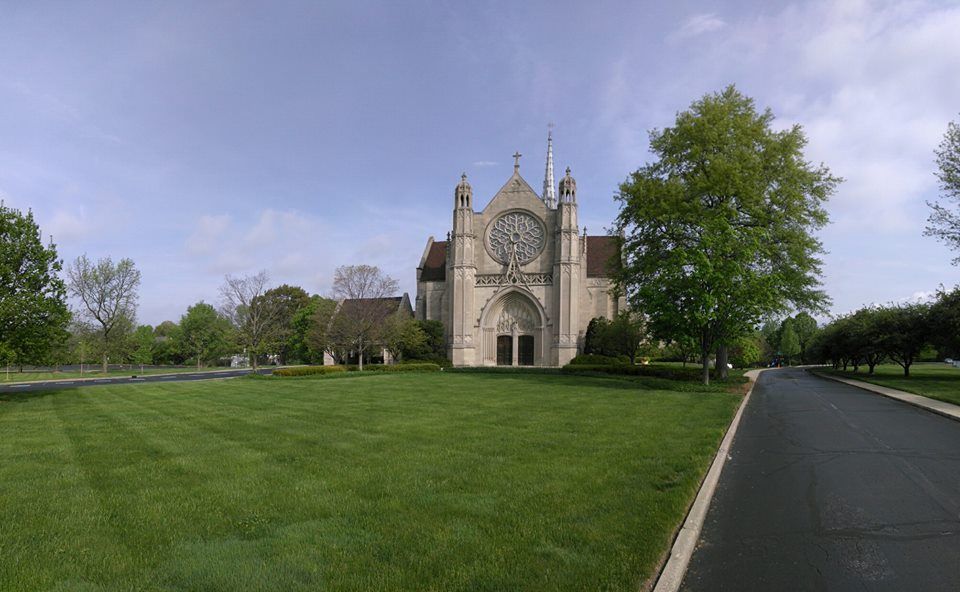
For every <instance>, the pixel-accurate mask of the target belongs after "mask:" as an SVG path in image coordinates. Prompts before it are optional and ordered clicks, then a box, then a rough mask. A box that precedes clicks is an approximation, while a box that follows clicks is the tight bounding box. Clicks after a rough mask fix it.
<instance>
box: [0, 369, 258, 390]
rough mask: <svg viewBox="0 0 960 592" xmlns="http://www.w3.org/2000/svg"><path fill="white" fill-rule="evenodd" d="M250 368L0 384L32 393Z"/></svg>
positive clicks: (229, 374) (208, 376)
mask: <svg viewBox="0 0 960 592" xmlns="http://www.w3.org/2000/svg"><path fill="white" fill-rule="evenodd" d="M250 372H251V370H250V369H249V368H242V369H238V370H216V371H205V372H181V373H176V374H162V375H150V374H147V375H145V376H134V375H135V374H136V371H132V372H131V375H130V376H115V377H112V378H110V377H107V378H96V379H92V380H91V379H83V380H80V379H76V380H42V381H37V382H30V383H22V384H6V385H0V394H6V393H31V392H39V391H59V390H64V389H70V388H77V387H81V386H83V387H87V386H103V385H107V384H141V383H147V382H186V381H191V380H214V379H218V378H236V377H237V376H244V375H246V374H249V373H250ZM257 372H259V373H260V374H270V373H271V372H273V368H272V367H271V368H260V369H259V370H257Z"/></svg>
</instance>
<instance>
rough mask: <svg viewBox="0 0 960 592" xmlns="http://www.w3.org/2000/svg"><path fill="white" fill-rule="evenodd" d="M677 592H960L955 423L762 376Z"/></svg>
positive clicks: (842, 391) (823, 384)
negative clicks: (893, 591)
mask: <svg viewBox="0 0 960 592" xmlns="http://www.w3.org/2000/svg"><path fill="white" fill-rule="evenodd" d="M682 589H683V590H691V591H693V590H736V591H750V590H757V591H764V592H770V591H781V590H895V591H898V592H901V591H913V590H917V591H921V590H950V591H957V590H960V422H957V421H953V420H950V419H946V418H943V417H940V416H938V415H934V414H932V413H929V412H926V411H922V410H919V409H917V408H914V407H911V406H909V405H907V404H905V403H901V402H899V401H893V400H891V399H887V398H885V397H881V396H879V395H875V394H871V393H867V392H865V391H862V390H860V389H857V388H854V387H851V386H847V385H843V384H840V383H837V382H833V381H829V380H825V379H821V378H817V377H815V376H811V375H809V374H807V373H806V372H804V371H802V370H794V369H784V370H775V371H768V372H764V373H762V374H761V375H760V379H759V381H758V382H757V385H756V387H755V389H754V391H753V395H752V397H751V400H750V403H749V405H748V406H747V408H746V409H745V410H744V416H743V419H742V423H741V425H740V429H739V431H738V433H737V436H736V438H735V440H734V443H733V448H732V450H731V454H730V458H729V460H728V462H727V464H726V466H725V468H724V470H723V474H722V475H721V477H720V483H719V486H718V488H717V492H716V494H715V497H714V498H713V503H712V504H711V507H710V511H709V512H708V514H707V519H706V523H705V524H704V528H703V532H702V534H701V538H700V542H699V545H698V548H697V550H696V551H695V553H694V555H693V558H692V560H691V562H690V567H689V569H688V571H687V575H686V578H685V580H684V583H683V587H682Z"/></svg>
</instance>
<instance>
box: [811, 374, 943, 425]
mask: <svg viewBox="0 0 960 592" xmlns="http://www.w3.org/2000/svg"><path fill="white" fill-rule="evenodd" d="M807 372H809V373H810V374H813V375H814V376H817V377H820V378H826V379H827V380H833V381H834V382H840V383H843V384H846V385H848V386H852V387H856V388H858V389H861V390H865V391H868V392H871V393H874V394H877V395H881V396H884V397H887V398H888V399H895V400H897V401H901V402H903V403H907V404H908V405H913V406H914V407H919V408H920V409H924V410H926V411H929V412H931V413H936V414H937V415H939V416H941V417H946V418H947V419H952V420H954V421H960V405H954V404H952V403H947V402H946V401H938V400H937V399H931V398H929V397H924V396H923V395H916V394H914V393H908V392H906V391H901V390H898V389H895V388H890V387H888V386H880V385H879V384H872V383H869V382H863V381H861V380H854V379H852V378H843V377H841V376H831V375H830V374H822V373H820V372H817V371H815V370H807Z"/></svg>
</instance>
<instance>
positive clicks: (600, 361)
mask: <svg viewBox="0 0 960 592" xmlns="http://www.w3.org/2000/svg"><path fill="white" fill-rule="evenodd" d="M629 363H630V358H629V357H627V356H602V355H600V354H580V355H579V356H577V357H575V358H573V359H572V360H570V364H571V365H573V366H584V365H595V366H613V365H616V364H629Z"/></svg>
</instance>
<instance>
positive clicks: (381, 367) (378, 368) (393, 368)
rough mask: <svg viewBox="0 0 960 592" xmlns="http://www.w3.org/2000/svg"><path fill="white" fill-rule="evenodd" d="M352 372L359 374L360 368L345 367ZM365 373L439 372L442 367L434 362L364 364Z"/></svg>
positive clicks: (354, 366)
mask: <svg viewBox="0 0 960 592" xmlns="http://www.w3.org/2000/svg"><path fill="white" fill-rule="evenodd" d="M345 368H346V369H347V370H348V371H350V372H357V371H359V370H360V368H359V367H358V366H357V365H355V364H351V365H349V366H346V367H345ZM363 371H364V372H439V371H440V365H439V364H434V363H433V362H410V363H406V364H364V365H363Z"/></svg>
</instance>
